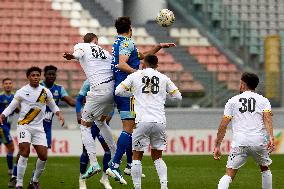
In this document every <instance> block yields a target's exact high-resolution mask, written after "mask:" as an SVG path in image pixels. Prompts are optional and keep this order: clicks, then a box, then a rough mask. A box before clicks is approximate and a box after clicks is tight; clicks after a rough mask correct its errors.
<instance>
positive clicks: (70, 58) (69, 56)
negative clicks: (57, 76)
mask: <svg viewBox="0 0 284 189" xmlns="http://www.w3.org/2000/svg"><path fill="white" fill-rule="evenodd" d="M63 58H65V59H66V60H72V59H74V56H73V54H71V53H67V52H65V53H64V55H63Z"/></svg>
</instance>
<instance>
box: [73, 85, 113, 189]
mask: <svg viewBox="0 0 284 189" xmlns="http://www.w3.org/2000/svg"><path fill="white" fill-rule="evenodd" d="M88 91H90V83H89V81H88V80H85V82H84V83H83V86H82V87H81V89H80V91H79V93H78V96H77V99H76V114H77V120H78V123H79V124H81V110H82V106H83V104H84V100H85V98H86V96H87V93H88ZM111 117H112V115H110V116H109V117H108V118H107V124H108V125H109V121H110V120H111ZM91 133H92V136H93V138H94V140H95V139H96V138H98V140H99V142H100V143H101V145H102V147H103V149H104V151H105V154H104V157H103V171H104V172H103V174H102V178H101V179H100V183H101V184H102V185H104V187H105V189H112V187H111V186H110V183H109V180H108V176H107V175H106V174H105V171H106V170H107V168H108V162H109V161H110V159H111V152H110V150H109V148H108V145H107V143H106V142H105V140H104V138H103V137H102V136H101V135H100V130H99V128H98V127H97V125H96V124H95V122H94V123H93V125H92V127H91ZM88 162H89V156H88V153H87V150H86V148H85V147H84V145H83V152H82V154H81V157H80V177H79V188H80V189H87V186H86V182H85V179H82V178H81V177H82V175H83V174H84V173H85V172H86V170H87V166H88Z"/></svg>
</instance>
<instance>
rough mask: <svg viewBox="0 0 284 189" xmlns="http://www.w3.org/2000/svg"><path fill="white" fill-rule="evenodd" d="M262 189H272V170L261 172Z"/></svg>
mask: <svg viewBox="0 0 284 189" xmlns="http://www.w3.org/2000/svg"><path fill="white" fill-rule="evenodd" d="M261 174H262V189H272V174H271V171H270V170H267V171H263V172H261Z"/></svg>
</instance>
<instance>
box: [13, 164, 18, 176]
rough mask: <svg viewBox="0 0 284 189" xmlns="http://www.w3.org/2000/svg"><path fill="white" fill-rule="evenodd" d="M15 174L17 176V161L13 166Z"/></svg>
mask: <svg viewBox="0 0 284 189" xmlns="http://www.w3.org/2000/svg"><path fill="white" fill-rule="evenodd" d="M13 176H15V177H16V176H17V164H16V163H15V164H14V167H13Z"/></svg>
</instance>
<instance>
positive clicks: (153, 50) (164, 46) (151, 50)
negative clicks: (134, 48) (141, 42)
mask: <svg viewBox="0 0 284 189" xmlns="http://www.w3.org/2000/svg"><path fill="white" fill-rule="evenodd" d="M170 47H176V44H175V43H160V44H158V45H156V46H154V47H153V48H152V49H150V50H149V51H145V52H143V53H141V54H140V59H141V60H143V59H144V57H145V56H146V55H147V54H156V53H157V52H158V51H159V50H161V49H162V48H170Z"/></svg>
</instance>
